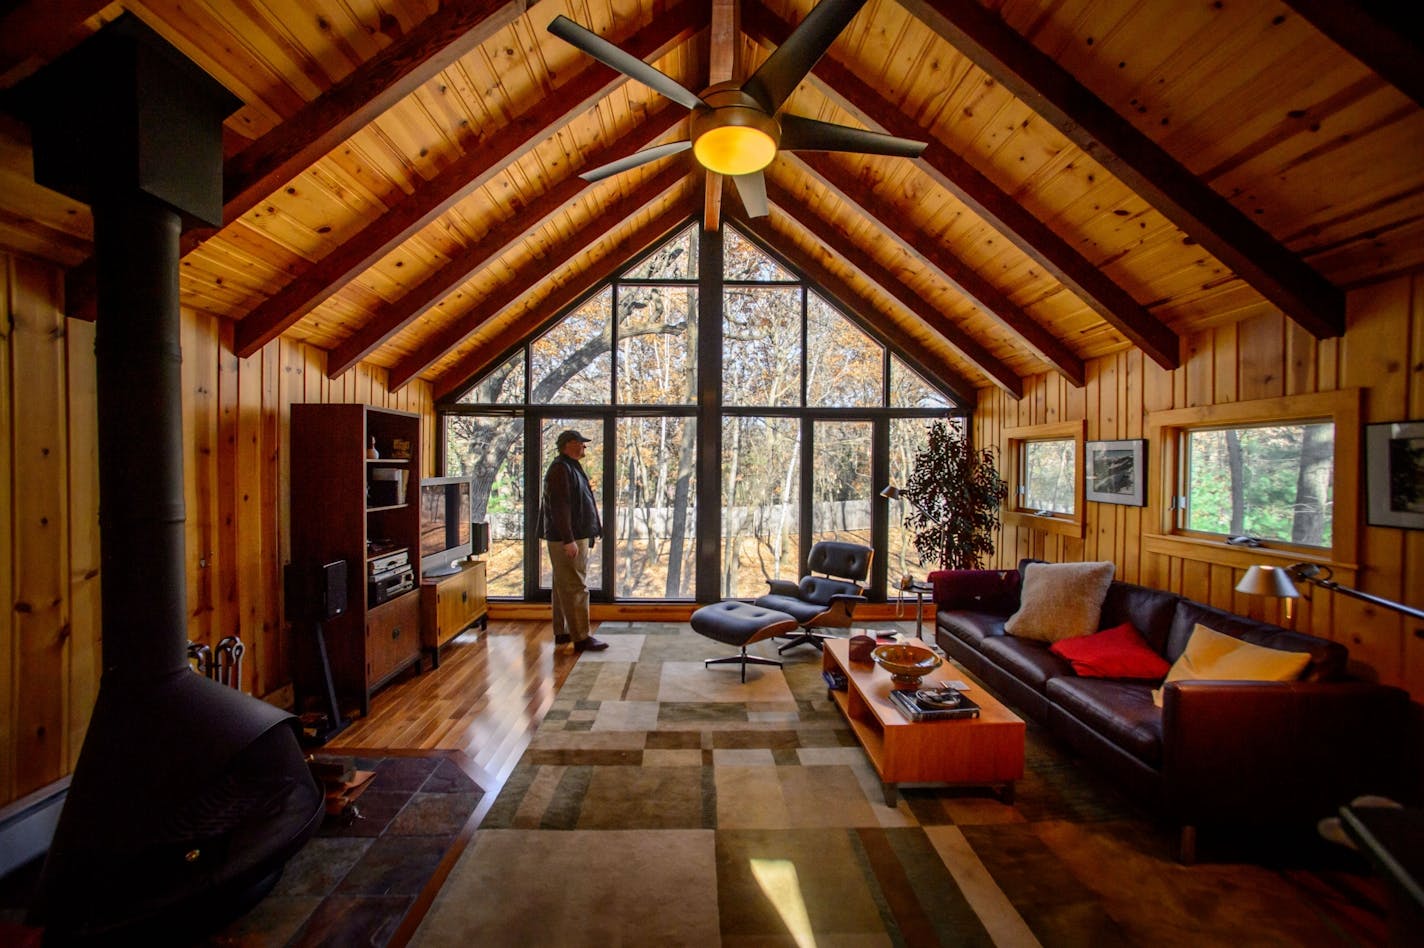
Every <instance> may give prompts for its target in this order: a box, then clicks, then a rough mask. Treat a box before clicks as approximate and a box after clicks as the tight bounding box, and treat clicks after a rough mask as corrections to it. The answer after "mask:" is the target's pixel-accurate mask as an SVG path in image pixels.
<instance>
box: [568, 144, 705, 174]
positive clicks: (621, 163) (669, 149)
mask: <svg viewBox="0 0 1424 948" xmlns="http://www.w3.org/2000/svg"><path fill="white" fill-rule="evenodd" d="M691 147H692V142H668V143H667V144H666V145H653V146H651V147H648V148H644V149H643V150H642V151H635V152H633V154H631V155H627V156H625V157H623V158H619V159H618V160H617V161H610V162H609V163H608V164H606V165H599V166H598V167H597V168H590V169H589V170H588V171H585V172H583V173H582V174H580V175H579V177H580V178H583V179H584V180H585V181H588V182H593V181H602V180H603V179H604V178H611V177H612V176H613V175H615V174H621V173H622V172H624V171H628V170H630V169H633V168H636V167H638V166H639V165H645V164H647V163H648V162H650V161H657V160H658V159H659V158H666V157H667V156H668V155H675V154H677V153H678V152H680V151H687V149H689V148H691Z"/></svg>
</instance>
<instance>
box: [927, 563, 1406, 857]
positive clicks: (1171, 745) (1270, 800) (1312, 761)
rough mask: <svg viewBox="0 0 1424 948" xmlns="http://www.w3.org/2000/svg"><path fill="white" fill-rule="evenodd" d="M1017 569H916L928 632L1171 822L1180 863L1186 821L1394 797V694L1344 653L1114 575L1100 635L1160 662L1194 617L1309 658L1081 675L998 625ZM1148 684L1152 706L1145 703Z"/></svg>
mask: <svg viewBox="0 0 1424 948" xmlns="http://www.w3.org/2000/svg"><path fill="white" fill-rule="evenodd" d="M1031 562H1035V561H1024V562H1022V563H1020V568H1023V567H1024V566H1025V565H1027V564H1028V563H1031ZM1020 575H1021V574H1020V571H1019V570H1010V571H1003V572H1001V571H940V572H937V573H931V574H930V577H929V580H930V582H931V583H932V584H933V585H934V595H935V609H936V618H935V638H936V641H937V642H938V644H939V645H940V647H941V648H943V649H944V651H945V653H946V654H947V655H948V656H949V657H950V658H952V659H953V660H954V661H956V662H958V663H959V664H961V665H962V666H963V667H964V668H966V669H967V670H968V671H969V672H971V673H972V674H973V675H975V676H976V677H978V678H979V679H980V680H981V681H983V682H984V683H985V684H986V685H988V686H989V688H991V689H992V690H993V691H994V692H996V693H997V694H998V695H999V697H1000V698H1001V699H1003V700H1004V701H1005V702H1007V703H1008V704H1009V705H1011V706H1012V707H1014V708H1015V710H1017V711H1018V712H1019V713H1020V714H1023V715H1025V716H1027V717H1029V718H1032V719H1033V720H1034V721H1036V722H1038V723H1039V724H1041V725H1043V726H1044V727H1045V728H1046V729H1047V730H1048V731H1049V732H1050V733H1052V734H1053V735H1054V736H1056V737H1057V738H1059V739H1061V740H1062V741H1064V742H1065V743H1067V744H1068V745H1069V746H1071V747H1072V748H1073V750H1074V751H1076V752H1077V753H1078V754H1079V755H1081V756H1082V757H1084V758H1086V759H1088V760H1090V761H1092V762H1093V763H1094V764H1096V765H1098V766H1099V767H1101V768H1102V769H1103V770H1104V771H1105V772H1106V773H1107V775H1108V777H1109V778H1110V779H1111V780H1112V781H1114V782H1115V783H1116V784H1117V785H1118V786H1119V787H1120V788H1121V789H1122V790H1123V791H1125V792H1127V793H1128V794H1129V795H1131V796H1133V797H1135V798H1137V799H1139V800H1140V801H1142V802H1144V803H1145V804H1147V805H1148V806H1149V808H1151V809H1153V810H1155V811H1156V812H1158V813H1160V814H1161V815H1163V816H1164V817H1166V818H1167V819H1168V820H1170V821H1171V822H1172V824H1173V825H1174V826H1176V827H1178V828H1179V829H1180V831H1181V840H1180V842H1181V858H1182V861H1183V862H1192V861H1193V860H1194V859H1195V850H1196V834H1197V827H1207V826H1222V825H1228V826H1229V825H1233V824H1235V825H1260V824H1263V823H1290V822H1301V823H1306V822H1311V823H1313V822H1314V821H1315V820H1318V819H1320V818H1321V817H1325V816H1330V815H1333V814H1334V813H1335V812H1336V808H1337V807H1339V806H1340V805H1341V804H1343V803H1346V802H1348V801H1349V800H1350V799H1352V798H1353V797H1355V796H1357V795H1360V794H1365V793H1371V794H1383V795H1385V796H1396V797H1398V795H1399V794H1400V793H1401V792H1402V789H1403V788H1402V786H1401V780H1402V779H1403V777H1402V774H1403V768H1402V767H1400V766H1399V765H1398V760H1399V757H1400V755H1401V753H1402V748H1404V747H1406V746H1408V738H1407V735H1406V730H1407V728H1408V726H1409V725H1408V721H1409V714H1408V708H1409V698H1408V695H1407V693H1406V692H1404V691H1403V690H1401V689H1398V688H1392V687H1387V686H1382V685H1378V684H1373V683H1369V682H1366V681H1361V680H1357V679H1354V678H1352V677H1351V676H1350V675H1349V674H1348V672H1347V668H1346V665H1347V658H1348V652H1347V649H1346V648H1345V646H1343V645H1341V644H1339V643H1337V642H1331V641H1328V640H1326V639H1322V638H1319V637H1316V636H1312V635H1306V634H1303V633H1299V632H1293V631H1289V630H1287V629H1283V628H1281V627H1280V626H1276V625H1271V624H1268V623H1265V622H1258V621H1255V620H1253V619H1249V618H1246V617H1243V616H1239V615H1235V614H1232V613H1229V612H1225V611H1223V610H1221V609H1216V608H1213V607H1211V606H1208V605H1204V604H1202V603H1199V602H1194V601H1192V600H1189V599H1185V598H1183V597H1181V596H1179V595H1176V594H1175V593H1171V592H1164V591H1162V590H1158V589H1150V588H1147V587H1145V586H1137V585H1133V584H1131V583H1125V582H1118V581H1114V582H1113V583H1112V584H1111V585H1110V586H1109V588H1108V592H1107V596H1106V599H1105V600H1104V602H1103V607H1102V617H1101V621H1100V623H1099V628H1100V629H1109V628H1113V627H1114V626H1117V625H1119V624H1121V623H1123V622H1131V623H1132V624H1133V626H1135V627H1136V629H1137V630H1138V631H1139V632H1140V633H1141V634H1142V637H1143V638H1144V639H1145V640H1146V642H1147V643H1148V645H1149V647H1151V648H1152V649H1153V650H1155V651H1157V652H1158V653H1159V654H1160V655H1161V656H1162V657H1163V658H1164V659H1165V660H1166V661H1167V662H1168V663H1171V662H1174V661H1176V659H1177V658H1178V657H1179V656H1180V655H1181V653H1182V651H1183V650H1184V649H1185V648H1186V645H1187V640H1188V639H1189V638H1190V636H1191V634H1192V631H1193V629H1194V628H1195V626H1196V625H1197V624H1198V623H1200V624H1202V625H1205V626H1207V627H1208V628H1210V629H1214V630H1216V631H1218V632H1223V633H1225V634H1227V635H1231V636H1234V637H1236V638H1240V639H1244V640H1246V641H1249V642H1252V643H1254V644H1257V645H1262V646H1266V647H1269V648H1277V649H1285V650H1288V651H1296V652H1307V653H1309V655H1310V661H1309V664H1308V665H1307V666H1306V670H1305V672H1303V673H1302V675H1301V678H1300V680H1297V681H1290V682H1256V681H1173V682H1170V683H1168V684H1167V685H1166V686H1165V687H1162V685H1161V682H1160V681H1159V682H1154V681H1133V680H1125V679H1111V678H1096V677H1080V676H1079V675H1077V674H1075V672H1074V670H1073V666H1072V664H1070V663H1069V662H1068V661H1066V660H1065V659H1063V658H1060V657H1059V656H1058V655H1056V654H1054V653H1053V652H1051V651H1050V650H1049V644H1048V643H1047V642H1040V641H1035V640H1031V639H1025V638H1019V637H1015V636H1013V635H1008V634H1006V633H1005V631H1004V623H1005V621H1006V620H1007V619H1008V618H1009V616H1011V615H1012V614H1013V613H1014V612H1015V611H1016V610H1017V609H1018V607H1019V588H1020ZM1159 687H1161V688H1162V704H1161V707H1158V706H1157V705H1156V704H1154V702H1153V697H1152V691H1153V689H1154V688H1159Z"/></svg>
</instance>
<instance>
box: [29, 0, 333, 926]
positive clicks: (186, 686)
mask: <svg viewBox="0 0 1424 948" xmlns="http://www.w3.org/2000/svg"><path fill="white" fill-rule="evenodd" d="M30 83H32V84H33V85H32V86H31V88H30V89H29V90H28V91H27V95H28V96H29V105H30V109H29V111H30V116H29V117H30V124H31V130H32V136H33V140H34V151H35V170H36V176H35V177H36V181H38V182H39V183H41V184H44V185H47V186H49V187H52V188H54V189H55V190H59V191H62V192H63V193H66V194H68V195H70V196H71V197H75V198H77V199H79V200H83V201H86V202H87V203H89V204H90V205H91V207H92V208H93V211H94V250H95V256H96V263H97V265H98V324H97V326H96V334H95V364H96V373H97V392H96V395H97V408H98V449H99V525H100V563H101V568H102V572H101V577H100V582H101V586H102V592H101V596H102V608H103V677H102V679H101V681H100V685H99V695H98V698H97V700H96V702H95V706H94V713H93V715H92V717H91V719H90V723H89V728H88V731H87V732H86V734H85V738H84V746H83V748H82V749H81V750H80V754H79V760H78V763H77V764H76V766H75V770H74V775H73V779H72V781H71V783H70V787H69V792H68V795H67V797H66V799H65V802H64V807H63V810H62V811H61V814H60V819H59V825H58V828H57V829H56V831H55V836H54V840H53V842H52V843H51V846H50V851H49V853H48V855H47V857H46V860H45V866H44V870H43V872H42V875H41V878H40V884H39V891H38V893H37V896H36V899H35V902H34V904H33V905H32V906H31V910H30V921H31V922H32V923H33V924H39V925H43V926H44V927H45V941H46V944H70V943H92V944H118V943H123V944H169V943H185V942H189V941H192V940H193V939H195V938H197V937H199V936H201V935H202V934H203V933H205V932H206V931H208V930H211V929H212V928H213V927H214V925H215V924H219V923H221V921H223V920H224V917H225V915H224V913H225V912H226V913H227V914H228V915H231V914H233V913H238V912H241V911H242V910H245V909H246V908H247V907H250V905H251V904H253V903H254V902H255V901H256V900H257V899H258V898H260V897H261V896H262V895H263V894H265V893H266V891H267V890H268V889H270V887H271V885H272V884H273V883H275V881H276V879H277V877H278V875H280V873H281V870H282V867H283V865H284V864H285V862H286V860H287V859H288V858H289V857H290V856H291V855H292V854H294V853H295V852H296V850H297V849H299V848H300V847H301V846H302V844H303V843H305V842H306V840H307V839H308V838H310V837H311V835H312V834H313V833H314V832H315V831H316V829H317V828H318V827H319V826H320V822H321V818H322V814H323V810H324V807H323V803H324V801H323V797H322V792H321V789H320V788H319V787H318V785H317V784H316V782H315V780H314V779H313V778H312V775H311V773H310V771H309V770H308V768H307V766H306V762H305V758H304V755H303V753H302V750H301V746H300V743H299V740H298V727H297V722H296V719H295V718H294V717H293V716H292V715H290V714H288V713H287V712H285V711H282V710H280V709H278V708H276V707H273V706H271V705H269V704H267V703H265V702H263V701H259V700H257V699H255V698H252V697H250V696H248V695H245V694H243V693H241V692H240V691H237V690H235V689H233V688H229V687H226V686H223V685H221V684H219V683H217V682H216V681H213V680H211V679H209V678H206V677H204V676H202V675H198V674H195V673H194V672H193V671H192V670H191V669H190V668H189V666H188V662H187V647H186V646H187V622H188V617H187V603H186V598H187V581H186V570H187V556H186V551H185V549H184V546H185V544H184V536H183V523H184V501H183V428H182V423H183V412H182V406H183V389H182V352H181V324H180V312H179V294H178V272H179V250H178V237H179V232H180V229H181V226H182V224H183V217H184V216H187V217H190V218H196V219H197V220H200V221H207V222H209V223H216V222H220V220H221V193H222V190H221V168H222V162H221V122H222V117H223V116H225V115H226V114H228V113H229V112H231V111H232V109H233V108H234V107H235V105H236V100H234V99H233V98H232V97H231V96H230V95H229V94H228V93H227V92H226V90H223V89H222V88H221V86H218V85H217V84H216V83H215V82H213V80H212V79H211V78H210V77H208V76H206V75H205V74H203V73H202V72H201V71H200V70H197V68H196V67H194V66H193V65H192V64H191V63H190V62H188V61H187V60H186V59H183V58H182V56H181V54H179V53H178V52H177V51H176V50H175V49H173V47H172V46H170V45H168V44H167V43H166V42H165V41H163V40H162V39H161V38H160V37H158V36H157V34H154V33H153V32H152V30H150V29H149V28H147V27H146V26H144V25H143V24H142V23H141V22H139V21H138V20H137V19H136V18H133V17H132V16H131V15H126V16H125V17H123V18H121V19H119V20H117V21H115V22H114V23H113V24H111V25H110V26H108V27H106V28H105V29H104V30H102V31H100V32H99V33H97V34H95V36H94V37H91V38H90V39H89V40H86V41H85V42H84V43H83V44H81V45H80V46H79V47H77V48H76V49H75V50H73V51H71V52H70V53H68V54H66V55H65V56H64V57H61V59H59V60H56V61H55V62H54V63H52V64H50V66H48V67H46V69H45V70H42V71H41V72H40V73H38V74H36V76H35V77H33V79H31V80H30Z"/></svg>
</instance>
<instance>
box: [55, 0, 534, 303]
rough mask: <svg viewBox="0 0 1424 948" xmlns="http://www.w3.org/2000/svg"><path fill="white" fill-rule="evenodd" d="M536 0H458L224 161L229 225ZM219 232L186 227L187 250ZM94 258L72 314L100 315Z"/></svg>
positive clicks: (77, 277)
mask: <svg viewBox="0 0 1424 948" xmlns="http://www.w3.org/2000/svg"><path fill="white" fill-rule="evenodd" d="M529 5H530V0H455V2H452V3H449V4H447V5H444V6H442V7H441V8H440V9H439V10H438V11H436V12H435V13H432V14H431V15H430V16H428V17H426V18H425V19H424V20H422V21H420V22H419V23H418V24H416V25H415V26H414V27H412V28H411V30H410V32H408V33H406V34H405V35H404V36H402V37H400V38H399V39H397V40H396V41H395V42H393V43H391V44H390V45H389V46H387V47H386V48H385V49H383V50H381V51H380V52H379V53H377V54H376V55H375V56H373V57H371V58H370V59H368V60H367V61H366V62H364V63H362V64H361V65H360V66H359V67H357V68H356V69H355V70H354V71H353V72H352V73H351V74H350V75H348V76H346V77H345V78H344V79H341V80H340V81H338V82H337V83H336V84H335V85H333V86H331V87H330V88H329V89H327V90H326V91H325V92H323V93H322V94H321V95H319V96H317V97H316V98H315V99H313V100H311V101H310V102H308V103H307V104H306V105H304V106H302V108H301V109H299V110H298V111H297V112H296V113H295V114H293V115H292V116H290V117H289V118H287V120H286V121H284V122H282V124H280V125H278V126H277V127H276V128H273V129H272V130H271V131H269V132H268V133H267V134H265V135H263V136H262V137H261V138H258V139H257V140H256V141H254V142H252V143H251V144H249V145H248V146H247V147H246V148H244V149H243V150H242V151H240V152H238V153H237V154H235V155H233V156H232V157H231V158H228V159H227V160H226V161H224V162H223V222H224V223H232V222H233V221H235V220H237V219H238V218H239V217H241V216H242V215H243V214H246V213H247V212H248V211H250V210H252V208H254V207H256V206H257V205H258V204H259V203H261V202H262V201H263V200H265V199H266V198H267V197H268V196H269V195H271V194H272V192H274V191H276V190H278V189H279V188H281V187H282V186H283V185H284V184H286V183H287V182H288V181H290V180H292V179H293V178H295V177H296V176H297V175H299V174H301V173H302V171H304V170H306V169H307V168H309V167H310V166H311V165H313V164H315V163H316V162H317V161H318V160H320V159H321V158H322V156H324V155H326V154H327V153H328V152H330V151H331V150H332V149H334V148H336V146H338V145H340V144H341V143H342V142H343V141H345V140H346V139H348V138H350V137H351V136H352V135H354V134H355V133H356V132H358V131H360V130H361V129H362V128H364V127H365V126H366V125H368V124H370V122H371V121H373V120H374V119H376V118H377V117H379V116H380V115H381V114H382V113H384V112H385V111H386V110H387V109H389V108H390V107H391V106H393V105H395V104H396V103H397V102H399V101H400V100H401V99H403V98H405V97H406V96H408V95H410V94H411V93H412V92H414V91H415V90H416V89H418V88H419V87H420V86H422V85H424V84H425V83H426V82H428V81H429V80H430V79H432V78H434V77H435V76H436V75H437V74H438V73H439V72H440V71H441V70H442V69H444V68H445V67H447V66H449V65H450V64H451V63H453V62H454V61H455V60H457V59H459V58H460V57H461V56H463V55H464V54H465V53H467V52H469V51H470V50H471V49H474V48H475V47H476V46H478V45H479V44H480V43H482V42H484V41H485V40H486V39H488V38H489V37H491V36H493V35H494V34H495V33H496V32H498V31H499V30H501V29H503V28H504V27H505V26H508V25H509V24H510V23H511V22H513V21H514V20H515V19H517V18H518V17H519V16H520V15H521V14H523V13H524V11H525V10H526V9H528V7H529ZM215 233H217V231H215V230H212V229H210V228H206V227H203V228H195V229H192V230H187V231H184V232H183V235H182V237H181V239H180V241H179V247H178V249H179V252H180V253H182V254H184V255H187V254H189V253H191V252H192V251H193V250H195V249H197V248H198V247H199V246H200V245H201V244H202V243H203V241H205V240H207V239H208V238H209V237H211V236H212V235H213V234H215ZM95 274H96V271H95V269H94V266H93V261H92V260H91V261H86V262H85V263H84V264H83V265H81V266H79V267H76V268H75V269H73V270H71V271H70V272H69V273H68V274H67V275H66V277H65V307H66V311H67V313H68V315H70V316H72V317H76V318H80V319H87V320H92V319H93V318H94V302H95V295H94V278H95Z"/></svg>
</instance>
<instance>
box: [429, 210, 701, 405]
mask: <svg viewBox="0 0 1424 948" xmlns="http://www.w3.org/2000/svg"><path fill="white" fill-rule="evenodd" d="M691 213H692V202H691V201H690V200H689V201H687V202H683V203H680V204H679V205H678V206H676V207H673V208H672V209H671V210H669V211H667V212H666V213H664V214H662V215H661V216H659V217H657V218H654V219H653V220H652V221H651V222H649V223H647V224H644V225H643V226H642V227H640V228H638V229H637V230H636V231H634V232H633V233H631V234H629V235H628V236H626V237H624V238H622V239H621V240H619V241H618V245H617V246H616V247H614V248H613V250H612V251H610V252H609V253H608V254H607V255H605V256H604V257H603V259H601V260H599V261H598V262H597V263H595V264H594V265H593V266H591V267H589V268H588V269H586V270H581V271H580V272H578V273H577V274H575V275H574V276H573V277H572V278H571V279H570V280H569V281H568V282H566V283H564V284H562V285H561V286H560V287H559V288H558V289H556V290H555V291H554V292H553V293H550V294H549V296H548V297H546V298H545V299H544V300H542V301H541V302H540V303H539V306H538V308H536V309H534V310H531V311H530V312H529V313H528V314H527V318H525V319H520V320H518V321H517V322H514V323H511V324H510V325H508V326H506V327H505V328H504V329H501V330H500V331H499V332H497V333H495V335H493V336H491V337H490V338H489V339H486V340H485V341H484V342H482V343H480V344H479V345H477V346H475V348H473V349H471V350H470V351H469V352H468V353H466V354H465V356H464V358H462V359H461V360H460V361H459V362H458V363H456V364H455V365H454V366H453V367H452V368H451V369H450V370H449V371H447V372H445V373H444V374H442V375H441V376H440V378H439V379H437V380H436V382H435V384H434V385H433V386H432V394H433V395H434V397H435V400H436V401H439V400H440V399H442V398H448V397H449V396H450V395H452V394H454V393H455V392H458V391H460V390H461V389H462V388H464V387H465V386H467V385H469V384H470V383H471V382H473V381H475V379H476V378H477V377H478V376H479V375H480V373H482V372H484V371H485V370H486V369H488V368H489V367H490V365H491V364H492V363H493V362H494V360H496V359H498V358H500V357H501V356H503V355H504V354H505V353H506V352H508V351H509V350H510V349H511V348H513V347H514V346H515V345H517V344H518V343H519V342H521V341H522V340H523V339H524V338H525V337H527V336H528V335H529V334H530V333H531V331H533V330H535V329H537V328H538V327H540V326H543V325H545V324H546V323H548V322H549V321H550V320H552V319H553V318H554V317H555V316H557V315H558V314H559V313H560V312H562V311H563V310H565V309H567V308H568V307H570V306H572V305H574V304H575V303H577V302H578V301H579V299H580V298H581V297H582V296H584V295H585V294H586V293H588V292H589V291H590V290H592V289H594V288H595V287H597V286H598V284H600V283H602V282H603V281H604V280H609V279H612V278H613V277H614V276H616V275H617V273H618V271H619V270H621V269H622V268H623V267H624V265H626V264H627V262H628V260H629V258H631V257H635V256H637V255H638V254H640V253H642V252H643V251H645V250H647V249H648V248H650V247H654V246H657V245H658V244H659V243H661V242H663V241H664V240H666V239H667V238H669V237H671V236H672V235H673V234H674V233H675V232H676V231H677V230H679V229H680V228H682V227H684V226H686V224H687V218H688V215H690V214H691Z"/></svg>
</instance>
